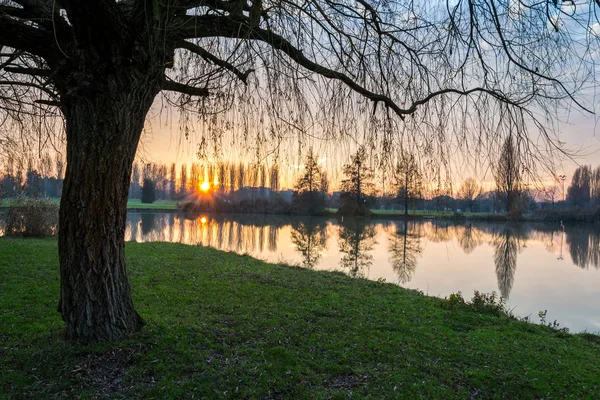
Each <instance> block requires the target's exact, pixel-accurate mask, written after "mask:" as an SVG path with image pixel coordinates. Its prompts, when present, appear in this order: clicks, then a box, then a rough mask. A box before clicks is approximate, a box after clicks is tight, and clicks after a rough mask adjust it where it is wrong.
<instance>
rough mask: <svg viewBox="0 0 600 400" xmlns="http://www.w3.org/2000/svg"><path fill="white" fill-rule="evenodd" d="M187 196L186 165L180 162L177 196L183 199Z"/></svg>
mask: <svg viewBox="0 0 600 400" xmlns="http://www.w3.org/2000/svg"><path fill="white" fill-rule="evenodd" d="M186 196H187V165H186V164H185V163H184V164H181V173H180V174H179V198H180V199H184V198H185V197H186Z"/></svg>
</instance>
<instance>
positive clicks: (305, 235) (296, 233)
mask: <svg viewBox="0 0 600 400" xmlns="http://www.w3.org/2000/svg"><path fill="white" fill-rule="evenodd" d="M328 236H329V235H328V233H327V225H326V223H324V222H323V223H317V222H316V221H314V220H312V219H311V218H308V219H307V220H306V221H300V222H298V223H295V224H292V231H291V240H292V243H294V245H296V249H297V250H298V251H299V252H300V255H301V256H302V265H303V266H304V267H305V268H314V267H315V265H317V264H318V262H319V260H320V259H321V252H322V251H323V250H326V249H327V238H328Z"/></svg>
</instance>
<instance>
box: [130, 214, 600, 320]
mask: <svg viewBox="0 0 600 400" xmlns="http://www.w3.org/2000/svg"><path fill="white" fill-rule="evenodd" d="M127 218H128V223H127V230H126V233H125V235H126V236H125V238H126V240H133V241H137V242H148V241H166V242H177V243H185V244H194V245H196V244H197V245H203V246H211V247H215V248H217V249H221V250H229V251H235V252H237V253H248V254H250V255H252V256H254V257H258V258H260V259H263V260H267V261H271V262H285V263H288V264H295V265H299V266H303V267H306V268H314V269H317V270H340V271H344V272H345V273H347V274H349V275H351V276H355V277H364V278H367V279H372V280H378V279H385V280H386V281H387V282H394V283H397V284H399V285H401V286H403V287H407V288H412V289H419V290H422V291H423V292H424V293H426V294H429V295H434V296H440V297H445V296H448V295H449V294H451V293H455V292H458V291H461V292H462V293H463V295H464V297H465V298H470V297H472V294H473V292H474V291H475V290H479V291H480V292H487V293H489V292H492V291H495V292H496V293H499V294H501V295H502V296H503V297H504V298H506V299H507V300H508V305H509V307H510V308H511V309H513V313H514V314H516V315H519V316H530V317H531V320H532V321H534V322H538V321H539V317H538V313H539V312H540V311H543V310H547V316H546V321H549V322H551V321H553V320H557V321H558V322H559V323H560V325H561V326H564V327H568V328H569V329H570V330H571V331H572V332H580V331H584V330H587V331H588V332H599V331H600V302H599V301H598V297H599V295H600V227H598V226H591V225H589V226H588V225H577V226H575V225H574V226H566V227H564V229H563V228H562V227H561V226H560V224H552V225H549V224H519V225H516V224H490V223H462V224H454V223H452V222H445V221H443V222H441V221H409V222H408V223H405V222H404V221H388V220H381V219H377V220H358V219H353V218H345V219H337V218H330V219H319V218H310V219H308V218H306V217H282V216H264V215H227V216H225V215H209V214H205V215H199V216H193V217H191V216H187V217H186V216H183V215H180V214H173V213H171V214H161V213H129V214H128V217H127ZM199 262H201V260H199Z"/></svg>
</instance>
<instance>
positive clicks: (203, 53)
mask: <svg viewBox="0 0 600 400" xmlns="http://www.w3.org/2000/svg"><path fill="white" fill-rule="evenodd" d="M176 47H178V48H182V49H186V50H188V51H191V52H192V53H195V54H198V55H199V56H200V57H202V58H204V59H205V60H207V61H210V62H211V63H213V64H215V65H218V66H219V67H222V68H225V69H226V70H228V71H230V72H232V73H233V74H235V76H237V77H238V79H239V80H241V81H242V82H244V84H247V80H248V75H250V73H252V72H254V70H253V69H249V70H247V71H246V72H242V71H240V70H239V69H238V68H236V67H235V66H234V65H232V64H231V63H229V62H227V61H225V60H222V59H220V58H219V57H217V56H215V55H213V54H212V53H210V52H208V51H207V50H205V49H204V48H202V47H200V46H198V45H197V44H194V43H191V42H188V41H186V40H180V41H179V42H177V43H176Z"/></svg>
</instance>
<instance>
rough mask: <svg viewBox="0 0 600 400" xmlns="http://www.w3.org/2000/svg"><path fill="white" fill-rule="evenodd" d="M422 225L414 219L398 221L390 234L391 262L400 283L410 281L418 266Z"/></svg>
mask: <svg viewBox="0 0 600 400" xmlns="http://www.w3.org/2000/svg"><path fill="white" fill-rule="evenodd" d="M420 226H421V224H417V223H415V222H412V221H402V222H398V224H397V225H396V231H395V232H393V233H391V234H390V237H389V262H390V264H391V265H392V269H393V270H394V272H395V273H396V274H397V275H398V282H400V283H408V282H410V280H411V279H412V277H413V274H414V272H415V270H416V268H417V260H418V258H419V256H420V255H421V232H420V230H419V229H418V227H420Z"/></svg>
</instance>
